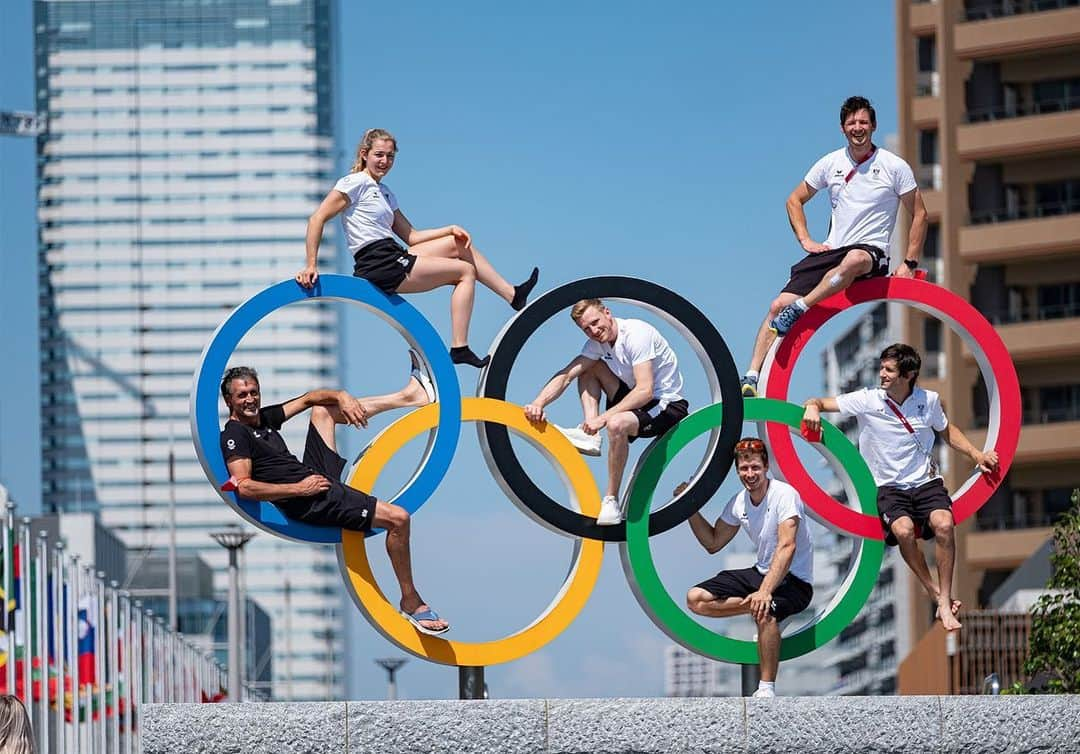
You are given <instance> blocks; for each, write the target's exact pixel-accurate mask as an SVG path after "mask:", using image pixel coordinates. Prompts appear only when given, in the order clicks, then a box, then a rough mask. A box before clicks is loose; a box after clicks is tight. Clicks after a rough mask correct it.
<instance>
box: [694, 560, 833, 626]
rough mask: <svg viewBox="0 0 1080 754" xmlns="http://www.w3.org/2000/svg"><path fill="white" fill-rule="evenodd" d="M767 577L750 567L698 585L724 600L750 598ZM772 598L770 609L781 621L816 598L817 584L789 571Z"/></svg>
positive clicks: (724, 573) (799, 610)
mask: <svg viewBox="0 0 1080 754" xmlns="http://www.w3.org/2000/svg"><path fill="white" fill-rule="evenodd" d="M764 580H765V576H764V575H763V574H762V573H761V572H760V571H758V569H757V568H754V567H753V566H751V567H749V568H738V569H735V570H732V571H720V573H718V574H716V575H715V576H713V577H712V578H711V579H709V580H708V581H702V582H701V583H700V584H697V585H696V586H697V587H698V588H700V589H704V590H705V591H706V592H708V593H709V594H711V595H712V596H713V597H716V598H717V599H721V600H722V599H726V598H727V597H749V596H750V595H751V594H753V593H754V592H756V591H757V590H758V589H760V588H761V582H762V581H764ZM772 598H773V602H772V611H771V612H772V614H773V616H775V618H776V620H777V622H779V621H782V620H784V619H785V618H789V617H791V616H792V615H795V614H796V613H801V612H802V611H803V610H805V609H806V608H807V607H808V606H809V605H810V600H812V599H813V598H814V587H812V586H811V585H810V584H807V583H806V582H805V581H803V580H802V579H800V578H799V577H798V576H793V575H792V574H790V573H789V574H787V575H786V576H784V578H783V580H782V581H781V582H780V584H779V585H778V586H777V587H776V589H774V590H773V595H772Z"/></svg>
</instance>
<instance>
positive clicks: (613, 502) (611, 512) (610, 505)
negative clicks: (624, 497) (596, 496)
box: [596, 495, 622, 526]
mask: <svg viewBox="0 0 1080 754" xmlns="http://www.w3.org/2000/svg"><path fill="white" fill-rule="evenodd" d="M621 521H622V509H621V508H619V501H618V499H617V498H615V497H612V496H611V495H608V496H607V497H605V498H604V499H603V500H601V501H600V515H599V516H597V517H596V525H597V526H614V525H615V524H617V523H620V522H621Z"/></svg>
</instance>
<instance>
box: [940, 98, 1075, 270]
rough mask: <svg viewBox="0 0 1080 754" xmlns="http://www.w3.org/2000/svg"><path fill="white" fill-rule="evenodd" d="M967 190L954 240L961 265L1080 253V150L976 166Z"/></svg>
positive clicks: (982, 163)
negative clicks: (962, 222)
mask: <svg viewBox="0 0 1080 754" xmlns="http://www.w3.org/2000/svg"><path fill="white" fill-rule="evenodd" d="M1078 117H1080V112H1078ZM968 191H969V199H968V202H969V217H970V222H969V224H968V225H967V226H965V227H962V228H960V233H959V239H958V240H959V243H958V250H959V253H960V256H961V258H962V259H964V261H966V262H969V263H982V264H991V263H994V262H998V261H1007V260H1011V259H1015V258H1017V257H1024V258H1028V259H1031V258H1034V257H1048V258H1052V257H1063V256H1072V255H1073V254H1075V253H1076V252H1077V251H1080V150H1073V151H1071V152H1063V153H1061V154H1059V155H1057V156H1055V157H1053V158H1048V157H1042V158H1028V159H1026V160H1009V161H994V162H989V161H988V162H979V163H977V164H976V166H975V170H974V172H973V174H972V180H971V183H970V185H969V188H968Z"/></svg>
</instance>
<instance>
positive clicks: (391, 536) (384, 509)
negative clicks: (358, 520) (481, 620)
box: [372, 500, 450, 631]
mask: <svg viewBox="0 0 1080 754" xmlns="http://www.w3.org/2000/svg"><path fill="white" fill-rule="evenodd" d="M372 525H373V526H377V527H379V528H381V529H386V554H387V556H389V558H390V567H391V568H393V569H394V576H395V577H396V578H397V581H398V586H399V587H400V588H401V602H399V603H398V604H399V605H400V606H401V609H402V610H404V611H405V612H406V613H409V614H410V615H412V614H413V613H415V612H417V611H419V610H430V609H431V608H430V607H428V605H427V604H426V603H425V602H424V600H422V599H421V598H420V593H419V592H417V591H416V584H415V583H414V582H413V573H412V553H411V552H410V550H409V530H410V522H409V512H408V511H406V510H405V509H404V508H402V507H401V506H398V505H393V504H392V503H384V502H383V501H382V500H379V501H377V502H376V503H375V518H374V520H373V521H372ZM419 623H420V625H421V626H423V627H424V628H428V629H431V630H432V631H440V630H442V629H444V628H446V627H447V626H449V625H450V624H449V623H447V622H446V621H444V620H442V619H441V618H440V619H439V620H421V621H419Z"/></svg>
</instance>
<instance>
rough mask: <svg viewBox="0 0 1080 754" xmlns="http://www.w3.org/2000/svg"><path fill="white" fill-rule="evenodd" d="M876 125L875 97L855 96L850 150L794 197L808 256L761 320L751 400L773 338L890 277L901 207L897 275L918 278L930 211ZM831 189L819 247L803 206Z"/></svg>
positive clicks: (815, 171)
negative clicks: (852, 291) (882, 144)
mask: <svg viewBox="0 0 1080 754" xmlns="http://www.w3.org/2000/svg"><path fill="white" fill-rule="evenodd" d="M876 128H877V115H876V114H875V113H874V108H873V106H871V104H870V102H869V100H867V99H866V98H864V97H849V98H848V99H847V100H846V101H845V102H844V104H843V106H841V108H840V130H841V131H842V132H843V134H844V138H845V139H846V140H847V146H846V147H845V148H843V149H838V150H836V151H835V152H830V153H829V154H827V155H825V156H824V157H822V158H821V159H820V160H818V161H817V162H816V163H814V166H813V167H812V168H810V172H808V173H807V174H806V177H805V178H803V180H802V181H801V182H800V183H799V185H798V186H796V187H795V190H794V191H792V192H791V195H790V196H789V197H788V200H787V213H788V220H789V222H790V223H791V229H792V230H793V231H794V232H795V237H796V238H798V239H799V243H800V244H801V245H802V248H803V251H805V252H806V254H807V256H806V257H804V258H803V259H801V260H800V261H799V262H798V263H797V264H796V265H795V266H793V267H792V268H791V276H790V278H789V279H788V282H787V284H786V285H785V286H784V288H783V290H782V291H781V292H780V295H779V296H777V297H776V299H775V300H774V301H773V302H772V305H771V306H770V307H769V313H768V315H766V317H765V321H764V322H762V323H761V328H760V329H759V330H758V335H757V340H756V341H755V343H754V354H753V356H752V357H751V359H750V369H748V370H747V372H746V374H745V375H744V376H743V379H742V393H743V395H744V396H746V397H753V396H755V395H757V381H758V371H759V370H760V369H761V365H762V363H763V362H764V361H765V356H766V354H768V352H769V347H770V346H771V345H772V343H773V341H774V340H775V339H776V338H777V337H778V336H783V335H786V334H787V332H788V330H790V329H791V327H792V325H794V324H795V322H796V320H798V319H799V317H801V316H802V315H803V313H804V312H806V311H807V309H809V308H810V307H811V306H813V305H814V304H816V303H818V302H819V301H822V300H824V299H826V298H828V297H829V296H831V295H833V294H834V293H838V292H840V291H842V290H844V289H845V288H847V287H848V286H849V285H851V284H852V283H853V282H854V281H855V280H858V279H861V278H872V277H881V276H885V275H888V274H889V252H888V249H889V239H890V238H891V236H892V232H893V227H894V226H895V225H896V214H897V210H898V208H899V205H900V204H903V205H904V208H905V209H907V212H908V215H909V216H910V217H911V229H910V231H909V232H908V245H907V253H906V254H905V256H904V260H903V262H901V263H900V265H899V266H897V268H896V271H895V272H894V273H893V274H894V275H896V276H897V277H911V276H912V275H914V274H915V268H916V267H918V265H919V255H920V254H921V253H922V246H923V239H924V238H925V237H926V207H925V206H923V200H922V196H921V195H920V194H919V188H918V185H917V184H916V183H915V175H914V174H913V173H912V172H911V167H910V166H909V165H908V164H907V163H906V162H904V161H903V160H902V159H900V158H899V157H897V156H896V155H895V154H893V153H892V152H889V151H888V150H886V149H881V148H879V147H877V146H875V145H874V143H873V142H872V141H871V136H873V133H874V129H876ZM825 188H827V189H828V190H829V201H830V203H831V204H832V216H831V218H830V221H829V236H828V238H826V239H825V242H824V243H817V242H816V241H814V239H813V238H811V236H810V231H809V230H807V227H806V212H805V211H804V210H803V205H804V204H806V203H807V202H808V201H810V199H812V198H813V197H814V195H815V194H816V193H817V192H818V191H820V190H822V189H825Z"/></svg>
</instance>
